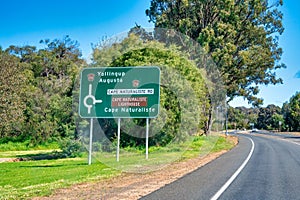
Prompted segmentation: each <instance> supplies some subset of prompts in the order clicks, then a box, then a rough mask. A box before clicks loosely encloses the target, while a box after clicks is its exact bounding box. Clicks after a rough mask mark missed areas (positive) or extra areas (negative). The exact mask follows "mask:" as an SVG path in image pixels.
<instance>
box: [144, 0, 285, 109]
mask: <svg viewBox="0 0 300 200" xmlns="http://www.w3.org/2000/svg"><path fill="white" fill-rule="evenodd" d="M282 4H283V2H282V0H279V1H278V3H276V4H272V5H269V4H268V1H257V0H245V1H235V0H226V1H224V0H152V1H151V6H150V8H149V9H147V10H146V15H147V16H148V17H149V20H150V21H151V22H154V23H155V27H160V28H169V29H175V30H177V31H180V32H181V33H183V34H186V35H188V36H190V37H191V38H192V39H194V40H196V41H198V42H199V43H200V45H201V46H202V47H203V48H204V49H205V51H206V52H207V53H208V54H209V55H211V56H212V58H213V60H214V61H215V63H216V64H217V66H218V69H219V71H220V72H221V75H222V77H223V81H224V83H225V85H226V87H227V88H226V89H227V96H228V98H229V101H230V100H232V99H233V98H234V97H236V96H243V97H244V98H246V99H247V100H248V102H249V103H252V104H253V105H259V104H261V103H262V99H259V98H257V97H256V96H255V95H257V94H258V92H259V89H258V85H259V84H265V85H267V84H277V83H282V80H281V79H280V78H276V73H275V70H276V69H279V68H282V67H285V65H284V64H281V63H279V61H280V59H281V55H282V49H281V48H280V47H279V44H278V36H279V35H281V34H282V33H283V30H284V28H283V26H282V13H281V12H280V11H279V10H278V9H277V7H278V6H280V5H282Z"/></svg>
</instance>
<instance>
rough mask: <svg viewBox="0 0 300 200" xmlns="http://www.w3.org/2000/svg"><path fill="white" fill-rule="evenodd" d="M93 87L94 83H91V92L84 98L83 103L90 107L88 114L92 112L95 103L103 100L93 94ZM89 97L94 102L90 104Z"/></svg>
mask: <svg viewBox="0 0 300 200" xmlns="http://www.w3.org/2000/svg"><path fill="white" fill-rule="evenodd" d="M92 87H93V86H92V84H89V94H88V95H87V96H85V97H84V99H83V104H84V106H85V107H86V108H87V109H88V114H91V108H92V107H93V105H95V104H96V103H102V100H100V99H99V100H97V99H96V98H95V96H93V95H92ZM89 99H91V100H92V104H88V100H89Z"/></svg>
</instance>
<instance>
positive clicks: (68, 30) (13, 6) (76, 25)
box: [0, 0, 300, 106]
mask: <svg viewBox="0 0 300 200" xmlns="http://www.w3.org/2000/svg"><path fill="white" fill-rule="evenodd" d="M149 5H150V0H114V1H104V0H85V1H79V0H63V1H62V0H51V1H49V0H27V1H24V0H4V1H2V2H1V7H0V18H1V21H0V27H1V30H0V46H1V47H2V48H3V49H5V48H7V47H8V46H9V45H21V46H23V45H34V46H37V47H39V41H40V40H41V39H56V38H60V39H61V38H63V36H65V35H69V36H70V37H71V39H73V40H77V41H78V42H79V43H80V49H81V50H82V52H83V56H84V57H85V58H88V56H89V55H90V54H91V51H92V49H91V43H93V44H96V43H98V42H99V41H100V40H101V39H102V38H103V37H105V36H107V37H111V36H113V35H115V34H119V33H121V32H124V31H128V30H129V29H130V28H131V27H133V26H134V25H135V23H137V24H139V25H142V26H143V27H152V26H153V25H152V24H150V23H148V18H147V17H146V15H145V10H146V9H147V8H149ZM281 10H282V11H283V13H284V20H283V24H284V27H285V32H284V34H283V35H282V36H281V37H280V45H281V47H282V48H283V50H284V54H283V56H282V62H283V63H285V64H286V65H287V69H280V70H278V71H277V75H278V76H279V77H281V78H283V80H284V84H282V85H276V86H272V85H269V86H261V87H260V88H261V91H260V94H259V96H260V97H262V98H264V102H265V104H264V106H266V105H268V104H275V105H279V106H281V105H282V103H284V102H286V101H288V100H289V99H290V97H291V96H292V95H294V94H295V93H296V91H300V51H299V47H300V38H299V37H300V22H299V20H300V2H299V1H292V0H284V6H283V7H282V8H281ZM231 105H232V106H247V103H245V101H243V100H242V99H241V98H238V99H236V100H234V101H233V102H231Z"/></svg>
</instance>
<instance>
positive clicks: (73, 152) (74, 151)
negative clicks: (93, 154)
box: [59, 139, 84, 158]
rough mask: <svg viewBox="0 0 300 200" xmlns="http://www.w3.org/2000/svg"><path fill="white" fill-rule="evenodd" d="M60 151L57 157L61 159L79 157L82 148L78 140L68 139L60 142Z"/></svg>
mask: <svg viewBox="0 0 300 200" xmlns="http://www.w3.org/2000/svg"><path fill="white" fill-rule="evenodd" d="M60 149H61V150H62V152H59V154H60V156H59V157H63V158H75V157H81V156H82V153H83V151H84V147H83V145H82V143H81V142H80V141H79V140H70V139H66V140H63V141H61V142H60Z"/></svg>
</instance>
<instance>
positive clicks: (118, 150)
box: [117, 118, 121, 162]
mask: <svg viewBox="0 0 300 200" xmlns="http://www.w3.org/2000/svg"><path fill="white" fill-rule="evenodd" d="M120 136H121V118H118V144H117V162H119V160H120Z"/></svg>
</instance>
